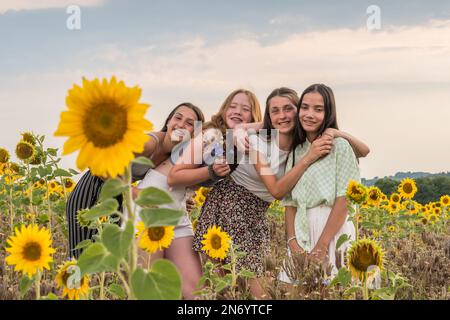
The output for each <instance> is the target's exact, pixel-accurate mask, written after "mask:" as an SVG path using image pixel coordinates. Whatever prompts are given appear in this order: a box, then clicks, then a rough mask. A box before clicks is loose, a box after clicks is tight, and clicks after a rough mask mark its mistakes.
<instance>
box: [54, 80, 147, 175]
mask: <svg viewBox="0 0 450 320" xmlns="http://www.w3.org/2000/svg"><path fill="white" fill-rule="evenodd" d="M140 97H141V89H140V88H138V87H137V86H136V87H133V88H131V87H126V86H125V84H124V83H123V82H122V81H120V82H117V81H116V78H115V77H112V78H111V80H110V81H108V80H107V79H103V80H102V82H100V81H99V80H98V79H94V80H92V81H89V80H86V79H83V87H79V86H78V85H74V86H73V88H72V89H71V90H69V93H68V96H67V98H66V104H67V107H68V109H69V110H68V111H63V112H62V113H61V120H60V123H59V126H58V129H57V130H56V132H55V136H68V137H69V139H68V140H67V141H66V142H65V144H64V151H63V154H64V155H66V154H69V153H72V152H74V151H76V150H78V149H80V154H79V155H78V158H77V166H78V168H79V169H80V170H84V169H85V168H87V167H89V168H90V169H91V172H92V173H93V174H94V175H97V176H103V177H107V176H111V177H116V176H117V175H120V174H122V173H123V172H124V170H125V167H126V166H127V165H128V163H129V162H130V161H131V160H133V158H134V153H139V152H142V151H143V149H144V144H145V142H146V141H147V140H148V139H149V136H148V135H146V134H145V132H146V131H151V130H152V124H151V123H150V122H149V121H147V120H145V119H144V115H145V113H146V112H147V109H148V107H149V105H148V104H143V103H139V99H140Z"/></svg>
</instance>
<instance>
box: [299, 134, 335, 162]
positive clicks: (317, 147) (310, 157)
mask: <svg viewBox="0 0 450 320" xmlns="http://www.w3.org/2000/svg"><path fill="white" fill-rule="evenodd" d="M332 147H333V138H331V136H330V135H329V134H327V135H322V136H321V137H320V138H318V139H316V140H314V141H313V143H312V144H311V148H309V151H308V153H307V154H306V156H305V157H307V161H308V162H309V163H310V164H311V163H313V162H316V161H317V160H318V159H320V158H322V157H324V156H326V155H327V154H329V153H330V152H331V148H332Z"/></svg>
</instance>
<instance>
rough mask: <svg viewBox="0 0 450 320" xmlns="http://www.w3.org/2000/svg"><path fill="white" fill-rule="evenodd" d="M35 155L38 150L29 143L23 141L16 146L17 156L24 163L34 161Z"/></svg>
mask: <svg viewBox="0 0 450 320" xmlns="http://www.w3.org/2000/svg"><path fill="white" fill-rule="evenodd" d="M35 153H36V150H35V148H34V146H33V145H32V144H31V143H29V142H27V141H24V140H21V141H19V143H18V144H17V146H16V155H17V158H19V159H20V160H23V161H29V160H32V159H33V157H34V155H35Z"/></svg>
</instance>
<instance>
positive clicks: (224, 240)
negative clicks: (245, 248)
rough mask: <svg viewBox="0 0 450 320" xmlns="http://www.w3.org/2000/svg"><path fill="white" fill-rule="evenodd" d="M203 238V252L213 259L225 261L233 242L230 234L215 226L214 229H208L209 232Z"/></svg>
mask: <svg viewBox="0 0 450 320" xmlns="http://www.w3.org/2000/svg"><path fill="white" fill-rule="evenodd" d="M203 238H204V239H203V240H202V244H203V247H202V250H203V251H205V252H206V253H207V254H208V255H209V256H210V257H211V258H213V259H220V260H223V259H225V257H226V256H227V253H228V250H229V249H230V241H231V238H230V236H229V235H228V233H226V232H224V231H221V230H220V227H216V225H214V226H213V227H212V228H208V231H207V232H206V234H204V235H203Z"/></svg>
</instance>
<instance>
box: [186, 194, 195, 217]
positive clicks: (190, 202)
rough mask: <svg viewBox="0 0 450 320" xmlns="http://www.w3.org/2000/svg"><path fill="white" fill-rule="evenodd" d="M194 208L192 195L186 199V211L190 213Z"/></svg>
mask: <svg viewBox="0 0 450 320" xmlns="http://www.w3.org/2000/svg"><path fill="white" fill-rule="evenodd" d="M194 208H195V201H194V199H193V198H192V197H190V198H188V199H186V212H187V213H190V212H191V211H192V209H194Z"/></svg>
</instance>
